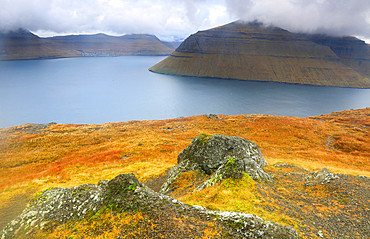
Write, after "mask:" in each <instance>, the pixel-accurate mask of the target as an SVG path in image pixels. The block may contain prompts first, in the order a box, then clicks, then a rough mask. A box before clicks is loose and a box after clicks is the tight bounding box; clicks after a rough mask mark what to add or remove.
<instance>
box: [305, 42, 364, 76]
mask: <svg viewBox="0 0 370 239" xmlns="http://www.w3.org/2000/svg"><path fill="white" fill-rule="evenodd" d="M307 38H309V39H310V40H312V41H313V42H315V43H317V44H320V45H323V46H328V47H330V49H331V50H332V51H333V52H334V53H335V54H336V55H337V56H338V57H339V58H340V61H341V62H342V63H343V64H344V65H346V66H348V67H351V68H352V69H354V70H355V71H357V72H358V73H360V74H362V75H364V76H366V77H370V46H369V45H368V44H366V43H365V42H364V41H361V40H359V39H357V38H355V37H329V36H323V35H311V36H307Z"/></svg>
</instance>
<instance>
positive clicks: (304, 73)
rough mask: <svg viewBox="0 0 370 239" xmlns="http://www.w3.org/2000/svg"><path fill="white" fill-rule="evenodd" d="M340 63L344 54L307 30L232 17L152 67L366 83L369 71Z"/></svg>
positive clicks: (184, 72) (263, 78)
mask: <svg viewBox="0 0 370 239" xmlns="http://www.w3.org/2000/svg"><path fill="white" fill-rule="evenodd" d="M360 42H361V41H360ZM368 48H369V47H368ZM344 62H345V60H344V56H343V54H342V55H341V54H336V52H335V51H334V50H332V49H331V47H330V46H328V45H325V44H317V43H315V42H314V41H313V40H311V39H309V38H308V37H307V36H305V35H300V34H293V33H290V32H288V31H286V30H283V29H281V28H277V27H264V26H263V25H261V24H258V23H249V24H244V23H240V22H234V23H231V24H228V25H225V26H221V27H217V28H213V29H210V30H207V31H200V32H197V33H196V34H194V35H191V36H190V37H188V38H187V39H186V40H185V41H184V42H183V43H182V44H181V45H180V46H179V47H178V48H177V49H176V51H175V52H173V53H172V54H171V55H170V56H169V57H168V58H166V59H165V60H163V61H162V62H160V63H158V64H157V65H155V66H153V67H151V68H150V70H151V71H153V72H157V73H163V74H174V75H185V76H196V77H217V78H226V79H240V80H256V81H273V82H285V83H297V84H310V85H325V86H341V87H359V88H362V87H364V88H368V87H370V80H369V74H365V73H366V71H368V70H365V71H364V73H362V72H361V73H359V72H357V71H356V70H357V68H356V69H352V68H351V65H350V64H345V63H344ZM365 68H366V67H365Z"/></svg>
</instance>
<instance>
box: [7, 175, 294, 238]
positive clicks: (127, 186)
mask: <svg viewBox="0 0 370 239" xmlns="http://www.w3.org/2000/svg"><path fill="white" fill-rule="evenodd" d="M108 205H110V207H111V208H114V209H115V210H116V212H117V213H120V212H129V213H135V212H143V213H145V215H147V216H148V217H149V220H152V221H153V222H154V225H156V226H160V227H161V230H163V231H165V232H166V233H167V234H166V235H167V236H168V237H167V238H175V237H178V238H189V236H191V235H193V236H194V235H199V236H201V235H202V234H201V233H202V229H204V227H206V225H207V223H208V222H209V223H213V225H214V226H215V227H216V228H217V229H218V230H219V234H218V236H216V238H298V234H297V233H296V231H295V230H294V229H293V228H292V227H285V226H281V225H280V224H277V223H273V222H266V221H263V220H262V219H261V218H259V217H258V216H255V215H251V214H245V213H237V212H226V211H212V210H208V209H206V208H203V207H200V206H190V205H186V204H184V203H182V202H180V201H178V200H176V199H174V198H171V197H168V196H165V195H163V194H159V193H156V192H154V191H153V190H151V189H149V188H148V187H146V186H145V185H143V184H142V183H140V182H139V181H138V179H137V178H136V177H135V175H133V174H119V175H118V176H117V177H115V178H113V179H112V180H109V181H108V180H104V181H100V182H99V183H98V185H94V184H85V185H80V186H77V187H73V188H53V189H49V190H45V191H43V192H42V193H40V194H38V195H36V196H35V197H34V199H33V200H31V202H30V203H29V204H28V206H27V208H26V209H25V210H24V211H23V213H22V214H21V215H19V216H18V217H17V218H16V219H15V220H13V221H12V222H11V223H9V224H8V225H7V226H6V227H5V228H4V229H3V231H2V233H1V237H0V238H1V239H6V238H32V236H33V235H34V234H35V233H36V232H37V231H38V230H43V229H45V228H47V230H53V227H54V226H57V225H61V224H64V223H67V222H69V221H71V220H76V221H78V220H83V219H85V218H87V217H92V216H93V215H94V214H95V213H97V212H98V211H99V210H101V209H102V208H103V207H106V206H108ZM174 219H176V220H182V222H183V225H182V226H183V227H184V228H188V229H189V230H173V227H174V226H176V225H175V224H176V220H174ZM194 228H196V229H197V230H194ZM190 229H192V230H190ZM124 233H125V232H124V231H122V234H123V235H124ZM189 233H191V234H189ZM143 236H145V237H147V238H157V237H158V230H152V231H148V232H147V234H146V235H143Z"/></svg>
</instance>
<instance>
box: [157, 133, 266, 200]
mask: <svg viewBox="0 0 370 239" xmlns="http://www.w3.org/2000/svg"><path fill="white" fill-rule="evenodd" d="M177 162H178V165H176V166H175V167H173V168H172V169H171V170H170V171H169V174H168V179H167V181H166V182H165V183H164V184H163V186H162V188H161V191H160V192H161V193H168V192H170V191H172V190H173V189H172V188H171V184H172V183H173V182H174V181H175V180H176V178H178V177H179V176H180V175H181V174H182V173H184V172H189V171H194V170H199V171H202V172H204V173H205V174H208V175H211V177H210V179H209V180H207V181H206V182H204V184H203V185H201V186H200V187H198V189H203V188H205V187H207V186H211V185H214V184H216V183H219V182H221V181H222V180H223V179H226V178H242V177H243V173H247V174H248V175H250V176H251V177H252V178H253V179H254V180H264V181H269V180H270V179H271V177H270V175H268V174H267V173H265V172H264V171H263V169H262V167H264V166H266V165H267V162H266V160H265V159H264V158H263V156H262V153H261V150H260V149H259V147H258V145H257V144H256V143H254V142H252V141H249V140H246V139H243V138H239V137H235V136H225V135H219V134H216V135H208V134H199V135H198V136H197V137H195V138H194V139H193V141H192V142H191V144H190V145H189V146H188V147H186V148H185V149H184V150H183V151H182V152H181V153H180V154H179V156H178V158H177Z"/></svg>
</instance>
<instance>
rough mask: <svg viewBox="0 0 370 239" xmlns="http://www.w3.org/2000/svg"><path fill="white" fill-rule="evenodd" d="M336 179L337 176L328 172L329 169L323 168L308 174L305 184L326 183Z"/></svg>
mask: <svg viewBox="0 0 370 239" xmlns="http://www.w3.org/2000/svg"><path fill="white" fill-rule="evenodd" d="M336 179H339V177H338V176H336V175H335V174H333V173H332V172H330V171H329V169H326V168H323V169H321V170H320V171H315V172H312V173H310V174H308V176H307V178H306V182H305V185H306V186H315V185H317V184H326V183H330V181H332V180H336Z"/></svg>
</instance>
